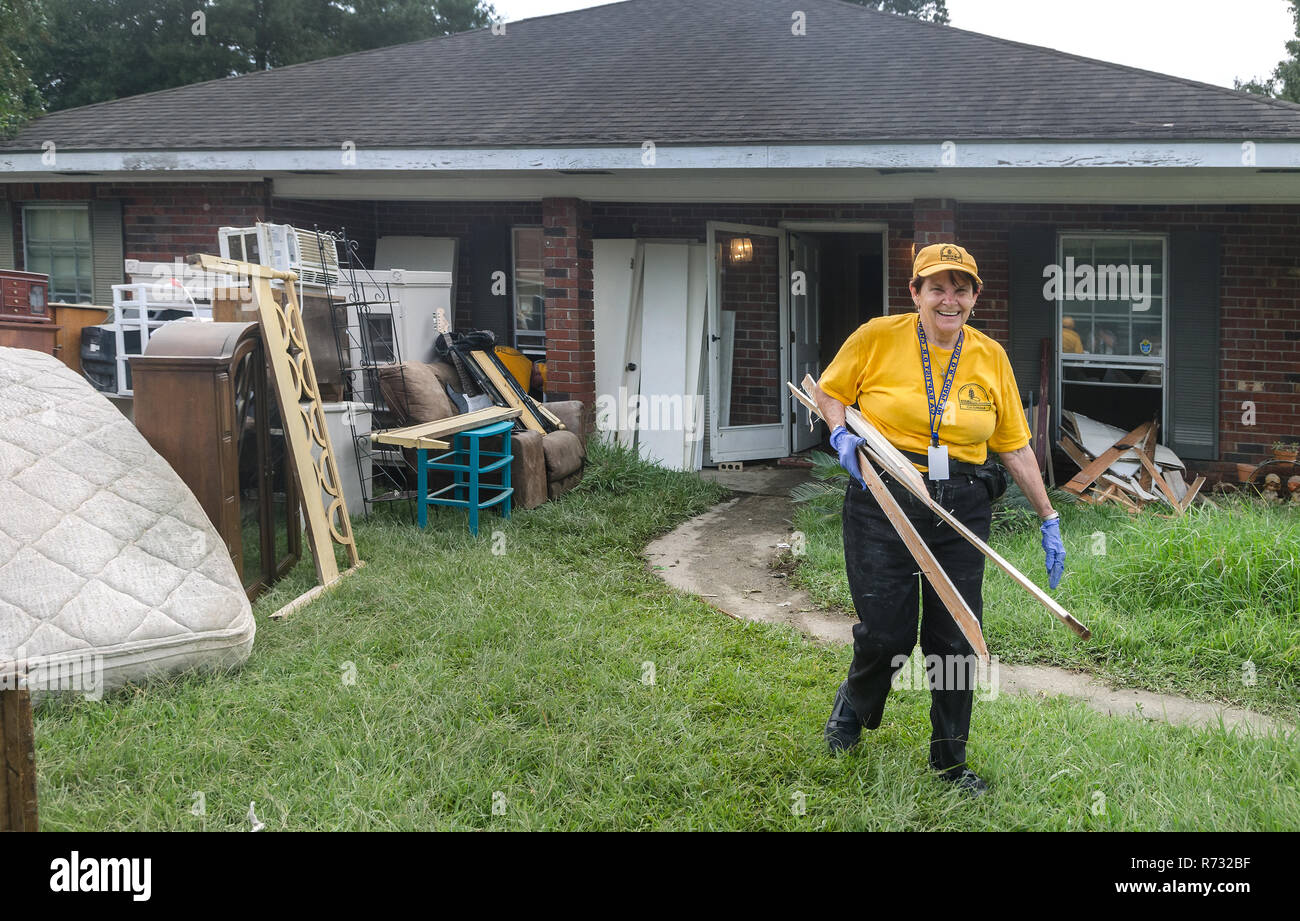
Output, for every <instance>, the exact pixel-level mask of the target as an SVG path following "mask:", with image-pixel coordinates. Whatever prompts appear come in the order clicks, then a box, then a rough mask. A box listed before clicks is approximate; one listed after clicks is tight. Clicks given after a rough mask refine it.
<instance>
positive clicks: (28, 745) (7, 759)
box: [0, 687, 37, 832]
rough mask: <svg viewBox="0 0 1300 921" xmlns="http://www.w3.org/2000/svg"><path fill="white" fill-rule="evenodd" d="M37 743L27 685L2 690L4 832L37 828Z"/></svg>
mask: <svg viewBox="0 0 1300 921" xmlns="http://www.w3.org/2000/svg"><path fill="white" fill-rule="evenodd" d="M36 824H37V823H36V744H35V737H34V734H33V731H32V700H31V695H30V692H29V691H28V690H27V689H26V688H22V687H17V688H10V689H9V690H3V691H0V832H3V831H36Z"/></svg>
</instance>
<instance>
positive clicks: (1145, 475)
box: [1057, 412, 1205, 515]
mask: <svg viewBox="0 0 1300 921" xmlns="http://www.w3.org/2000/svg"><path fill="white" fill-rule="evenodd" d="M1158 428H1159V426H1158V425H1157V423H1155V422H1145V423H1143V424H1142V425H1139V426H1138V427H1137V428H1135V429H1133V431H1131V432H1127V433H1126V432H1124V431H1123V430H1122V429H1117V428H1115V427H1114V426H1111V425H1106V424H1105V423H1103V422H1098V421H1097V420H1095V419H1089V418H1088V417H1087V416H1084V415H1081V414H1080V413H1071V412H1063V413H1061V440H1060V441H1059V442H1057V444H1058V445H1059V446H1060V448H1061V450H1062V451H1064V452H1065V453H1066V454H1068V455H1069V456H1070V458H1071V459H1072V460H1073V461H1074V462H1075V463H1076V464H1078V465H1079V473H1078V474H1077V475H1076V476H1075V477H1074V479H1072V480H1070V482H1068V483H1066V484H1065V486H1064V487H1063V488H1065V489H1067V490H1069V491H1070V492H1072V493H1074V494H1075V495H1076V496H1078V497H1079V498H1081V499H1082V500H1083V501H1085V502H1091V503H1092V504H1094V505H1101V504H1102V503H1104V502H1115V503H1117V504H1119V505H1122V506H1124V508H1126V509H1128V510H1129V511H1130V512H1139V511H1141V510H1142V509H1143V508H1145V507H1146V505H1147V504H1148V503H1151V502H1155V503H1160V504H1166V505H1169V506H1171V507H1172V508H1173V511H1174V514H1175V515H1182V514H1183V512H1185V511H1186V510H1187V509H1188V507H1189V506H1191V504H1192V501H1193V500H1194V499H1195V498H1196V495H1197V493H1199V492H1200V491H1201V487H1202V486H1204V485H1205V477H1203V476H1200V477H1197V478H1196V481H1195V482H1194V483H1192V484H1191V486H1188V485H1187V482H1186V480H1185V479H1184V476H1183V475H1184V474H1185V473H1186V472H1187V467H1186V466H1185V465H1184V464H1183V462H1182V461H1181V460H1179V459H1178V456H1177V455H1176V454H1174V452H1173V451H1170V450H1169V449H1168V448H1166V447H1165V446H1164V445H1161V444H1157V443H1156V432H1157V429H1158Z"/></svg>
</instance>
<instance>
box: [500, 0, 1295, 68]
mask: <svg viewBox="0 0 1300 921" xmlns="http://www.w3.org/2000/svg"><path fill="white" fill-rule="evenodd" d="M734 2H735V3H737V4H743V3H744V2H745V0H734ZM492 3H493V4H494V5H495V6H496V8H497V11H498V12H499V13H500V14H501V15H502V16H503V17H504V18H505V20H506V21H507V22H513V21H516V20H519V19H529V18H532V17H534V16H546V15H549V14H551V13H564V12H568V11H569V10H578V9H583V8H584V7H589V6H604V5H605V0H492ZM790 8H791V10H796V9H798V8H799V0H790ZM1289 9H1290V8H1289V6H1288V4H1287V2H1286V0H948V13H949V15H950V17H951V19H952V22H951V23H950V25H952V26H955V27H956V28H959V29H968V30H970V31H972V32H983V33H985V34H988V35H997V36H999V37H1001V38H1009V39H1012V40H1014V41H1018V42H1027V43H1029V44H1031V45H1042V46H1045V47H1047V48H1056V49H1058V50H1060V51H1068V52H1070V53H1071V54H1081V55H1084V56H1086V57H1090V58H1100V59H1101V60H1103V61H1114V62H1116V63H1119V64H1128V65H1130V66H1133V67H1142V68H1145V69H1147V70H1155V71H1159V72H1161V73H1166V74H1175V75H1177V76H1180V77H1188V78H1190V79H1193V80H1200V81H1202V82H1204V83H1214V84H1217V85H1219V86H1232V81H1233V78H1241V79H1243V80H1246V79H1250V78H1252V77H1264V76H1267V75H1269V74H1271V73H1272V71H1273V68H1274V67H1275V66H1276V65H1277V63H1278V61H1281V60H1282V59H1283V58H1285V57H1286V47H1285V46H1286V42H1287V39H1288V38H1294V37H1295V32H1294V29H1295V25H1294V22H1293V20H1292V19H1291V16H1290V13H1289Z"/></svg>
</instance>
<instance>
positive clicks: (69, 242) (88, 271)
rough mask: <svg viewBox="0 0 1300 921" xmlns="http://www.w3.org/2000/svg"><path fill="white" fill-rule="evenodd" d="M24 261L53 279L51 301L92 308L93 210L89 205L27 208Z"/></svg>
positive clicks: (25, 210)
mask: <svg viewBox="0 0 1300 921" xmlns="http://www.w3.org/2000/svg"><path fill="white" fill-rule="evenodd" d="M23 259H24V263H23V264H24V266H25V267H26V269H27V271H29V272H41V273H43V274H46V275H49V276H50V300H52V301H66V302H68V303H72V304H89V303H90V302H91V299H92V298H91V293H92V290H93V279H92V275H93V273H92V263H91V250H90V209H89V208H88V207H87V206H86V205H49V206H46V205H33V206H30V207H26V208H23Z"/></svg>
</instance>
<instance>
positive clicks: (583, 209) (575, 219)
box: [542, 198, 596, 431]
mask: <svg viewBox="0 0 1300 921" xmlns="http://www.w3.org/2000/svg"><path fill="white" fill-rule="evenodd" d="M542 237H543V245H544V247H545V248H544V250H543V266H544V267H545V270H546V395H547V398H548V399H551V400H582V402H583V403H585V404H586V408H587V416H588V425H587V429H588V431H590V429H591V425H590V423H591V421H592V418H594V412H595V405H596V312H595V301H594V298H593V295H592V246H591V204H590V203H589V202H585V201H582V200H580V199H577V198H544V199H542Z"/></svg>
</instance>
